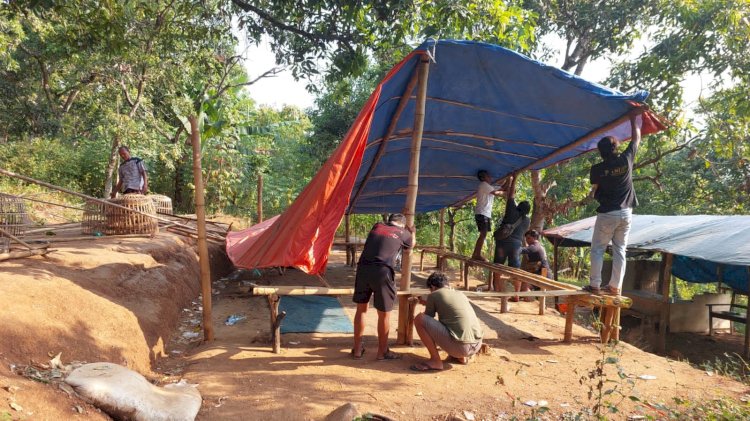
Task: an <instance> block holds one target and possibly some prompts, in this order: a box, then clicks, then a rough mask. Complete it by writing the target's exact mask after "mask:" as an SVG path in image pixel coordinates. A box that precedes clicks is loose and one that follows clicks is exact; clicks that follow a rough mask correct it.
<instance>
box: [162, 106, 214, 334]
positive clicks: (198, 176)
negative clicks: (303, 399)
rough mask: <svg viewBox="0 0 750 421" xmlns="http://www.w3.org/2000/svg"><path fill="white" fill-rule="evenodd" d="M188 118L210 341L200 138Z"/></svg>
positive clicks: (195, 123)
mask: <svg viewBox="0 0 750 421" xmlns="http://www.w3.org/2000/svg"><path fill="white" fill-rule="evenodd" d="M188 120H189V121H190V140H191V143H192V145H193V183H194V184H195V216H196V218H197V223H198V258H199V260H200V270H201V293H202V294H203V339H204V340H205V341H206V342H210V341H213V340H214V326H213V320H212V319H211V312H212V308H211V270H210V268H209V265H208V244H207V243H206V206H205V202H204V197H203V174H202V171H201V138H200V132H199V128H198V119H197V118H196V116H194V115H191V116H190V117H188ZM170 222H171V221H170Z"/></svg>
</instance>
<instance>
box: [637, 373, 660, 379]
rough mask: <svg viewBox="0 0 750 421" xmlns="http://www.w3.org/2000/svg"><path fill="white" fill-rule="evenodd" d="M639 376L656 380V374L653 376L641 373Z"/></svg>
mask: <svg viewBox="0 0 750 421" xmlns="http://www.w3.org/2000/svg"><path fill="white" fill-rule="evenodd" d="M638 378H639V379H641V380H656V376H652V375H651V374H641V375H640V376H638Z"/></svg>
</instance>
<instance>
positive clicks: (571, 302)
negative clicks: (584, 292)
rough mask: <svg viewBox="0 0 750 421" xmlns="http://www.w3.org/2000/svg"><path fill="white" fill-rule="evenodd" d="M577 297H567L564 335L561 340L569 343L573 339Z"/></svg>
mask: <svg viewBox="0 0 750 421" xmlns="http://www.w3.org/2000/svg"><path fill="white" fill-rule="evenodd" d="M577 298H578V297H568V300H567V301H566V303H567V309H566V310H565V336H564V337H563V342H565V343H570V342H571V341H572V340H573V322H574V321H575V314H576V305H577V303H578V300H577Z"/></svg>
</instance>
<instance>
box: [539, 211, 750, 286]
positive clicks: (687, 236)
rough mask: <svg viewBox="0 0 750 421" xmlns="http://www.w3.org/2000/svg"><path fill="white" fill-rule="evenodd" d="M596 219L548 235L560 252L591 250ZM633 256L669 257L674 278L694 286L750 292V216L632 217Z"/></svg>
mask: <svg viewBox="0 0 750 421" xmlns="http://www.w3.org/2000/svg"><path fill="white" fill-rule="evenodd" d="M595 222H596V217H593V216H592V217H590V218H586V219H582V220H579V221H575V222H571V223H569V224H566V225H561V226H559V227H556V228H550V229H548V230H545V231H544V233H543V235H544V236H545V237H546V238H547V239H548V240H550V241H551V242H552V243H553V244H557V245H559V246H563V247H566V246H573V247H581V246H589V245H590V244H591V235H592V233H593V230H594V223H595ZM628 250H630V251H637V250H642V251H658V252H666V253H671V254H673V255H674V256H675V258H674V260H673V261H672V274H673V275H675V276H677V277H678V278H680V279H684V280H686V281H689V282H694V283H712V282H717V280H718V278H719V269H718V268H719V265H721V267H722V269H721V278H722V281H723V282H724V283H725V284H727V285H729V286H731V287H732V288H734V289H736V290H739V291H744V292H748V282H749V280H748V276H749V273H750V272H749V269H748V268H750V216H747V215H682V216H658V215H633V222H632V225H631V228H630V236H629V238H628Z"/></svg>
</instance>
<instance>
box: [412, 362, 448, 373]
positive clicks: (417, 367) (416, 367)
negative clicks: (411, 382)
mask: <svg viewBox="0 0 750 421" xmlns="http://www.w3.org/2000/svg"><path fill="white" fill-rule="evenodd" d="M409 370H411V371H416V372H418V373H426V372H428V371H443V369H442V368H435V367H430V366H429V365H427V363H419V364H413V365H412V366H411V367H409Z"/></svg>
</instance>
